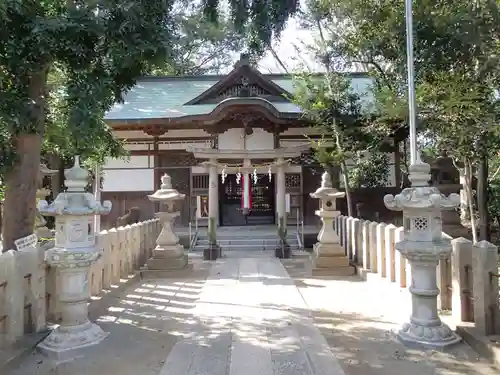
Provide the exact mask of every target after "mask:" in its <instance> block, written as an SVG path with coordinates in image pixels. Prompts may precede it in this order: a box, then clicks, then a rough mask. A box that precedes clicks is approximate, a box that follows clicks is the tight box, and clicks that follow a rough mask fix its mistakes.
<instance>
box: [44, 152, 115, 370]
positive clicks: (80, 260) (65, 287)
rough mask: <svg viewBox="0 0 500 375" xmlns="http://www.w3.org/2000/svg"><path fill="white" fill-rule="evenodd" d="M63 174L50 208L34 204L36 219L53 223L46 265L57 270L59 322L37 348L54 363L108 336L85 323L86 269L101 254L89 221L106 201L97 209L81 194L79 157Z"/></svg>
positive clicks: (84, 178) (84, 179)
mask: <svg viewBox="0 0 500 375" xmlns="http://www.w3.org/2000/svg"><path fill="white" fill-rule="evenodd" d="M64 175H65V177H66V181H65V185H66V187H67V191H66V192H63V193H60V194H59V195H58V196H57V198H56V199H55V200H54V202H52V203H51V204H50V205H49V204H48V203H47V201H40V203H39V210H40V213H41V214H43V215H45V216H55V218H56V220H55V222H56V238H55V246H54V247H53V248H52V249H49V250H47V251H46V253H45V261H46V262H47V263H48V264H49V265H50V266H51V267H55V268H57V270H58V271H59V272H58V281H57V288H58V297H59V302H60V304H61V314H62V320H61V324H60V326H59V327H57V328H56V329H55V330H54V331H52V333H51V334H50V335H49V336H48V337H47V338H46V339H45V340H44V341H43V342H42V343H41V344H40V345H39V346H38V348H39V349H40V350H41V351H42V353H44V354H46V355H47V356H49V357H53V358H54V359H56V360H69V359H71V358H74V357H75V356H78V355H80V351H81V350H82V349H84V348H86V347H89V346H92V345H95V344H98V343H99V342H101V341H102V340H103V339H104V338H105V337H106V336H107V333H106V332H104V331H103V330H102V329H101V328H100V327H99V326H98V325H96V324H94V323H92V322H90V321H89V319H88V306H87V304H88V300H89V298H90V294H89V285H88V273H89V269H90V266H91V264H92V263H94V262H95V261H96V260H97V259H99V257H100V256H101V254H102V253H101V251H100V250H98V249H96V234H95V231H94V216H95V215H106V214H108V213H109V212H110V211H111V202H109V201H105V202H104V203H103V205H101V203H100V202H96V200H95V199H94V196H93V195H92V194H91V193H87V192H85V188H86V186H87V183H88V171H87V170H86V169H83V168H81V167H80V163H79V157H78V156H76V157H75V164H74V166H73V167H72V168H70V169H67V170H66V171H65V173H64Z"/></svg>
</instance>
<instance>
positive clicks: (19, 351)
mask: <svg viewBox="0 0 500 375" xmlns="http://www.w3.org/2000/svg"><path fill="white" fill-rule="evenodd" d="M49 334H50V330H48V329H47V330H44V331H42V332H37V333H30V334H27V335H24V336H23V338H22V339H21V340H19V341H18V342H16V343H14V344H12V345H9V346H5V347H3V348H0V370H2V369H6V368H10V367H13V366H16V365H18V364H19V361H21V360H22V359H23V358H24V357H26V356H27V355H29V354H30V353H31V352H32V351H33V350H34V349H35V348H36V346H37V345H38V344H39V343H40V342H41V341H43V340H44V339H45V338H46V337H47V336H48V335H49ZM0 373H1V371H0Z"/></svg>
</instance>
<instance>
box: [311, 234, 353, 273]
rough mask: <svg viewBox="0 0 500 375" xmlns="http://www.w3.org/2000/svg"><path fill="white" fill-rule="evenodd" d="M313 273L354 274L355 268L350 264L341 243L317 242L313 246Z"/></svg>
mask: <svg viewBox="0 0 500 375" xmlns="http://www.w3.org/2000/svg"><path fill="white" fill-rule="evenodd" d="M312 274H313V275H331V276H352V275H354V274H355V269H354V267H352V266H351V265H350V264H349V259H348V258H347V256H346V255H345V252H344V249H343V248H342V246H341V245H340V244H325V243H319V242H318V243H316V244H315V245H314V246H313V255H312Z"/></svg>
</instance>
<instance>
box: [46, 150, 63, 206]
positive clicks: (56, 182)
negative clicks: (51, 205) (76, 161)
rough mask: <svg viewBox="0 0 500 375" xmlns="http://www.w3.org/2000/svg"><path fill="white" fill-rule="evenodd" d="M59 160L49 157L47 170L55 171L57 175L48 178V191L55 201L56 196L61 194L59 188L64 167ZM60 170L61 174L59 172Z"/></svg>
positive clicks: (54, 156) (53, 156)
mask: <svg viewBox="0 0 500 375" xmlns="http://www.w3.org/2000/svg"><path fill="white" fill-rule="evenodd" d="M63 164H64V163H63V161H62V160H61V158H60V157H59V156H57V155H54V154H51V155H49V168H50V169H54V170H57V171H58V173H56V174H55V175H53V176H51V177H50V190H51V191H52V197H53V198H54V199H55V198H56V197H57V195H58V194H59V193H60V192H61V190H62V189H61V186H62V183H63V180H64V165H63ZM61 170H62V172H61Z"/></svg>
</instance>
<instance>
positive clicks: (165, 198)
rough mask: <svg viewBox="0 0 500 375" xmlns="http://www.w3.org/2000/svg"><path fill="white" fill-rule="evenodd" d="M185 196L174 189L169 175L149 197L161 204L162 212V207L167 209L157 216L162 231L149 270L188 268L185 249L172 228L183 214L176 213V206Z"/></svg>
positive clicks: (150, 260)
mask: <svg viewBox="0 0 500 375" xmlns="http://www.w3.org/2000/svg"><path fill="white" fill-rule="evenodd" d="M185 196H186V195H185V194H181V193H179V192H178V191H177V190H176V189H173V188H172V179H171V177H170V176H169V175H168V174H165V175H163V177H162V178H161V186H160V189H159V190H157V191H156V192H155V193H154V194H152V195H148V198H149V200H151V201H153V202H160V210H161V209H162V207H164V208H165V211H160V212H158V213H156V214H155V215H156V217H158V218H159V219H160V223H161V224H162V230H161V232H160V235H159V236H158V239H157V240H156V245H157V246H156V248H154V249H153V256H152V257H151V258H150V259H148V261H147V268H148V270H152V271H161V270H172V269H181V268H184V267H186V266H187V263H188V257H187V255H186V254H184V247H183V246H182V245H180V244H179V237H177V235H176V234H175V233H174V231H173V228H172V225H173V223H174V220H175V219H176V218H177V217H179V216H180V214H181V213H180V211H174V204H175V203H176V202H178V201H179V200H182V199H184V198H185Z"/></svg>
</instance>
